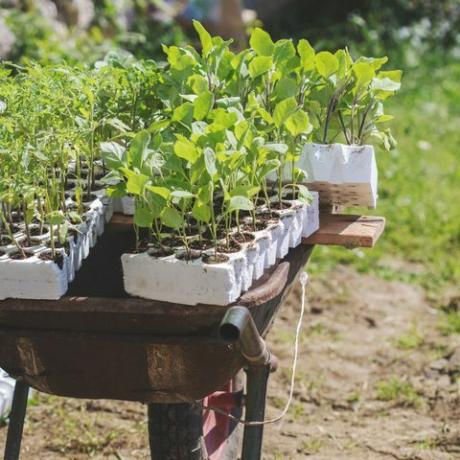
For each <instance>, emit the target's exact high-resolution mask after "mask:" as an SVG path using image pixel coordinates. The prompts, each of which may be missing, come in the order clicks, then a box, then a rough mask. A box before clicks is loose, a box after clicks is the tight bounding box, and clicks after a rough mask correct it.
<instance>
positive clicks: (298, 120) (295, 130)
mask: <svg viewBox="0 0 460 460" xmlns="http://www.w3.org/2000/svg"><path fill="white" fill-rule="evenodd" d="M286 129H287V130H288V131H289V132H290V133H291V135H292V136H293V137H297V136H299V135H301V134H308V132H309V131H311V126H310V121H309V118H308V115H307V114H306V113H305V112H304V111H303V110H297V112H294V113H293V114H292V115H291V116H290V117H289V118H288V119H287V120H286Z"/></svg>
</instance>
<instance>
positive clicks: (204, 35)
mask: <svg viewBox="0 0 460 460" xmlns="http://www.w3.org/2000/svg"><path fill="white" fill-rule="evenodd" d="M193 27H195V30H196V31H197V33H198V36H199V37H200V42H201V47H202V48H203V56H208V55H209V53H210V52H211V50H212V38H211V35H210V34H209V32H208V31H207V30H206V29H205V28H204V27H203V26H202V24H201V23H200V22H199V21H196V20H193Z"/></svg>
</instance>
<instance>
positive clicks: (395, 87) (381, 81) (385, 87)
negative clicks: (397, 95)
mask: <svg viewBox="0 0 460 460" xmlns="http://www.w3.org/2000/svg"><path fill="white" fill-rule="evenodd" d="M372 89H373V90H376V91H386V92H394V91H399V90H400V89H401V83H399V82H397V81H394V80H391V79H390V78H388V77H384V78H381V77H380V76H379V77H378V78H374V79H373V80H372Z"/></svg>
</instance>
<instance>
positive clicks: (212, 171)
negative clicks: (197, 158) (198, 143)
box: [204, 147, 217, 178]
mask: <svg viewBox="0 0 460 460" xmlns="http://www.w3.org/2000/svg"><path fill="white" fill-rule="evenodd" d="M204 164H205V166H206V171H207V172H208V174H209V175H210V176H211V178H213V177H215V176H216V175H217V166H216V154H215V153H214V150H213V149H211V148H209V147H206V148H205V149H204Z"/></svg>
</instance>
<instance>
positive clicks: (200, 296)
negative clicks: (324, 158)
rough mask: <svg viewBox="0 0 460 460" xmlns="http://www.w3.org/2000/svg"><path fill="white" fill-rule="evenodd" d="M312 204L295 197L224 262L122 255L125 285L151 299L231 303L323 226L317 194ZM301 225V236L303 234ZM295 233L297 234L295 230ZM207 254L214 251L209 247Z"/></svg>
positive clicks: (227, 255)
mask: <svg viewBox="0 0 460 460" xmlns="http://www.w3.org/2000/svg"><path fill="white" fill-rule="evenodd" d="M312 195H313V202H312V203H311V204H310V205H308V206H307V205H306V204H304V203H301V202H300V201H296V200H294V201H293V202H292V204H293V205H292V207H291V208H290V209H288V210H285V211H284V210H283V211H280V220H279V221H278V222H276V223H272V224H269V225H268V226H267V228H266V229H263V230H260V231H255V232H249V233H251V234H252V235H253V237H254V239H253V240H252V241H251V242H248V243H247V244H243V245H241V249H240V250H239V251H238V252H235V253H231V254H224V255H223V258H224V260H223V261H221V262H219V263H217V262H216V263H208V259H207V258H202V257H200V258H197V259H194V260H190V261H187V260H183V259H179V258H178V257H176V255H175V254H173V255H169V256H166V257H153V256H151V255H149V254H147V253H145V252H144V253H141V254H123V255H122V259H121V260H122V265H123V274H124V285H125V290H126V292H128V293H129V294H131V295H133V296H138V297H143V298H147V299H153V300H159V301H165V302H172V303H179V304H184V305H196V304H198V303H202V304H210V305H228V304H230V303H232V302H234V301H236V300H237V299H238V298H239V297H240V296H241V294H242V293H243V292H244V291H246V290H247V289H249V287H250V286H251V284H252V280H256V279H258V278H260V277H261V276H262V275H263V273H264V270H265V269H266V268H268V267H270V266H273V265H274V264H275V263H276V259H277V257H278V258H281V257H284V256H285V255H286V254H287V252H288V251H289V248H290V247H295V246H297V245H299V244H300V242H301V237H302V236H303V237H308V236H310V235H311V234H312V233H313V232H315V231H316V230H317V229H318V227H319V218H318V194H317V193H315V192H313V193H312ZM299 225H301V226H302V227H301V229H300V237H299V228H298V227H299ZM291 232H293V233H295V236H292V235H291ZM206 254H207V255H208V256H211V255H212V254H213V251H206Z"/></svg>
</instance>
